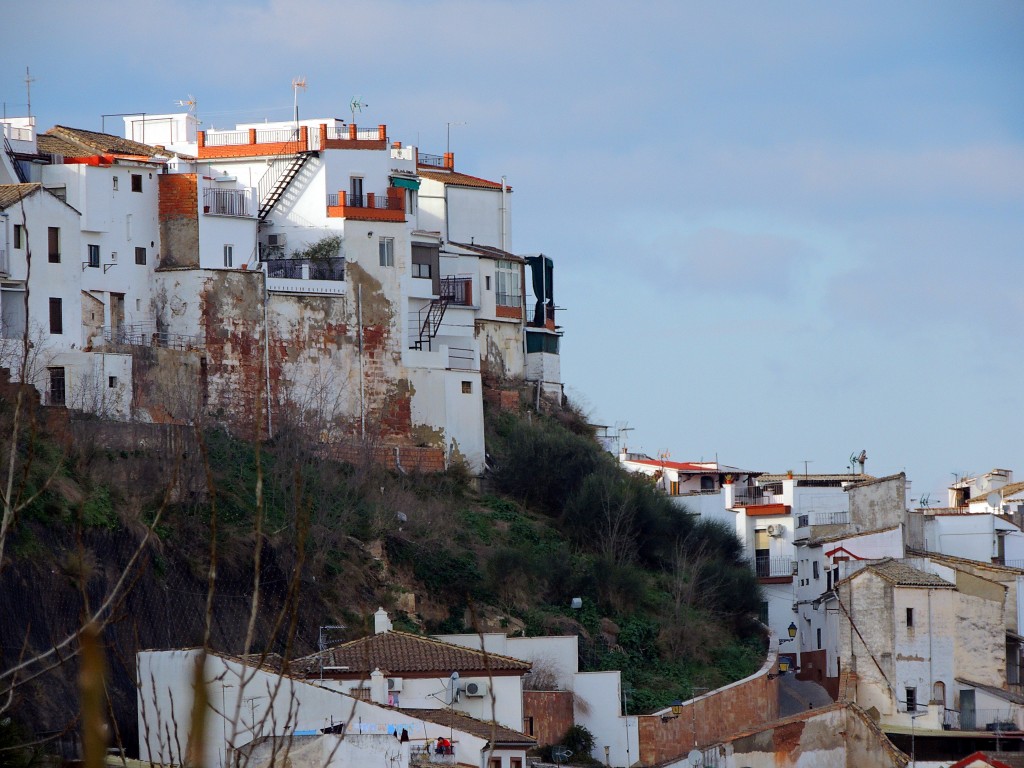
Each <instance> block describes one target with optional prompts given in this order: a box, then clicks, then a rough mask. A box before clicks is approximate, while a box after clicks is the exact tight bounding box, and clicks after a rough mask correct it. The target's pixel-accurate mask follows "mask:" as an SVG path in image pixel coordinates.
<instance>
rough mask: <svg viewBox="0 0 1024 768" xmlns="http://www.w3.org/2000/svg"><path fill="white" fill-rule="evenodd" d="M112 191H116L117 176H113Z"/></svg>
mask: <svg viewBox="0 0 1024 768" xmlns="http://www.w3.org/2000/svg"><path fill="white" fill-rule="evenodd" d="M114 191H115V192H117V176H115V177H114Z"/></svg>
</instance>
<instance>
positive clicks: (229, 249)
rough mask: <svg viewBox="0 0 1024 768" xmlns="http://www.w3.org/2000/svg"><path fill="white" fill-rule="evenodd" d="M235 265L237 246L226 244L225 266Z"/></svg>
mask: <svg viewBox="0 0 1024 768" xmlns="http://www.w3.org/2000/svg"><path fill="white" fill-rule="evenodd" d="M234 265H235V246H233V245H225V246H224V266H225V267H233V266H234Z"/></svg>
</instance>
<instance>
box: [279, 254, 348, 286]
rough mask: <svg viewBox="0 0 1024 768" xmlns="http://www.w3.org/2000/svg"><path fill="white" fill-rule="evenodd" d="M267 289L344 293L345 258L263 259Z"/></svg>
mask: <svg viewBox="0 0 1024 768" xmlns="http://www.w3.org/2000/svg"><path fill="white" fill-rule="evenodd" d="M263 263H264V264H266V265H267V289H268V290H271V291H278V292H282V293H332V294H343V293H345V259H344V257H342V256H335V257H327V258H321V259H265V260H264V262H263Z"/></svg>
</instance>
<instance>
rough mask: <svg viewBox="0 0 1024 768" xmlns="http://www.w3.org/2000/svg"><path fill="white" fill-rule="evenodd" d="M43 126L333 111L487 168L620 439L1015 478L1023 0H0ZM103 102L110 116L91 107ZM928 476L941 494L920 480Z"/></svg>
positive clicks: (1021, 473) (776, 458) (913, 471)
mask: <svg viewBox="0 0 1024 768" xmlns="http://www.w3.org/2000/svg"><path fill="white" fill-rule="evenodd" d="M4 14H5V24H4V26H5V28H6V29H7V30H15V29H17V30H20V31H19V32H18V33H17V34H15V35H10V34H8V35H5V38H6V40H5V45H4V52H3V56H2V62H3V66H2V67H0V98H2V99H3V100H4V101H5V102H6V110H7V113H8V114H19V113H21V112H23V111H24V102H25V89H24V83H23V82H22V79H23V78H24V68H25V66H26V65H28V66H30V67H31V69H32V76H33V77H34V78H35V82H34V83H33V90H32V94H33V95H32V102H33V112H34V113H35V114H36V115H37V116H38V118H39V123H40V126H41V127H42V128H44V129H45V128H48V127H49V126H51V125H53V124H56V123H61V124H68V125H73V126H76V127H82V128H91V129H99V128H100V125H101V118H100V115H101V114H103V113H115V112H128V111H147V112H151V113H156V112H167V111H174V109H175V107H174V101H175V100H176V99H183V98H185V97H186V96H187V95H188V94H193V95H194V96H195V97H196V98H197V100H198V103H199V115H200V118H201V119H202V120H203V121H204V124H205V125H206V126H207V127H210V126H215V127H225V126H230V125H232V124H233V123H234V122H235V121H239V120H250V119H259V118H263V117H266V118H268V119H272V120H273V119H284V118H286V117H287V116H288V115H289V113H290V110H291V103H292V92H291V88H290V84H291V80H292V78H293V77H295V76H298V75H304V76H305V77H306V78H307V80H308V82H309V88H308V90H307V91H306V92H305V93H304V94H302V95H301V98H300V110H301V112H302V114H303V115H304V116H338V117H343V118H346V119H347V118H348V116H349V111H348V103H349V101H350V99H351V98H352V97H353V96H354V95H357V94H358V95H360V96H361V97H362V98H363V100H364V102H366V103H367V104H368V105H369V106H368V107H367V109H366V111H365V112H364V113H363V115H362V116H361V117H360V122H363V123H367V124H376V123H387V125H388V128H389V134H390V136H391V137H392V138H393V139H401V140H402V141H405V142H410V143H416V144H418V145H419V146H420V147H421V148H422V149H423V150H424V151H426V152H433V153H441V152H443V151H444V149H445V141H446V123H448V122H454V123H464V125H453V126H452V128H451V144H452V150H453V151H454V152H455V155H456V164H457V166H458V167H459V168H460V169H461V170H465V171H467V172H469V173H475V174H478V175H482V176H487V177H489V178H498V177H500V176H501V175H503V174H504V175H507V177H508V179H509V182H510V183H511V184H512V185H513V186H514V188H515V193H514V196H513V216H514V224H513V238H514V239H513V244H514V247H515V249H516V250H519V251H521V252H534V251H544V252H545V253H547V254H549V255H551V256H553V257H554V258H555V260H556V290H557V293H556V297H557V300H558V303H559V305H560V306H563V307H565V311H564V312H563V313H562V322H563V323H564V327H565V332H566V335H565V339H564V344H563V357H562V365H563V377H564V379H565V380H566V382H567V383H568V385H569V390H570V393H571V394H573V395H574V396H575V397H576V398H578V399H579V400H580V401H581V402H582V403H583V405H584V406H585V407H586V408H587V409H588V410H589V411H590V412H591V413H592V416H593V418H594V420H596V421H599V422H601V423H605V424H613V425H614V424H618V423H628V425H629V426H630V427H633V431H632V432H631V433H630V441H629V443H630V447H631V448H634V449H638V450H645V451H647V452H649V453H652V454H654V453H657V452H660V451H664V450H668V451H670V452H671V454H672V456H673V458H675V459H677V460H685V459H699V458H704V459H708V458H713V457H714V456H716V455H717V456H718V457H719V459H720V460H721V461H723V462H726V463H730V464H737V465H743V466H749V467H752V468H757V469H764V470H769V471H784V470H785V469H788V468H794V469H796V468H802V467H803V462H804V460H809V461H811V462H812V463H811V464H810V465H809V466H810V469H811V470H812V471H814V470H816V471H819V472H826V471H842V470H843V469H844V468H845V466H846V464H847V459H848V457H849V455H850V453H852V452H854V451H860V450H861V449H862V448H864V449H867V452H868V456H869V458H868V464H867V469H868V471H869V472H872V473H876V474H883V473H889V472H895V471H899V470H906V471H907V473H908V475H909V476H910V479H911V480H913V481H914V491H915V494H914V495H915V496H918V495H920V494H922V493H925V492H931V494H932V497H933V498H935V497H936V495H937V493H938V492H941V491H942V489H943V488H944V487H945V485H946V484H947V482H948V481H949V480H950V479H951V473H953V472H958V473H962V472H969V471H973V472H982V471H986V470H988V469H991V468H992V467H995V466H999V467H1007V468H1011V469H1014V470H1016V471H1017V474H1018V479H1024V448H1022V440H1021V434H1022V431H1024V430H1022V427H1024V395H1022V393H1024V355H1022V354H1021V352H1022V343H1021V342H1022V337H1024V293H1022V286H1024V43H1022V41H1024V3H1021V2H1018V1H1016V0H1014V1H1011V2H996V1H995V0H979V1H976V2H956V3H954V2H942V1H941V0H931V1H930V2H901V3H891V2H858V3H845V2H844V3H821V2H791V3H777V4H765V3H754V2H748V3H730V2H714V3H694V2H682V1H680V0H675V1H673V2H660V1H659V2H637V3H632V4H624V3H619V2H606V1H605V0H566V1H565V2H559V1H556V0H545V1H544V2H530V1H529V0H526V1H522V0H517V1H515V2H512V1H509V2H477V1H474V0H452V1H449V2H431V1H430V0H423V1H421V2H412V1H411V0H410V1H408V2H395V1H393V0H392V1H388V0H375V1H374V2H372V3H368V2H363V3H350V2H341V1H336V0H335V1H332V0H320V1H319V2H318V1H316V0H287V1H286V0H273V1H272V2H251V1H250V2H245V3H236V2H232V1H231V0H221V2H218V3H216V4H213V5H211V4H209V3H206V2H202V3H200V2H191V1H188V2H174V1H173V0H172V1H171V2H167V1H166V0H163V1H162V2H155V0H139V2H133V3H131V4H127V3H122V2H112V1H110V0H92V1H91V2H90V3H89V4H88V7H87V9H86V7H85V6H82V5H81V4H78V3H75V4H72V3H69V2H54V1H47V0H38V1H37V2H35V3H21V4H18V5H17V6H14V7H11V8H7V9H5V11H4ZM110 126H111V123H109V122H108V129H110ZM941 498H944V494H943V496H942V497H941Z"/></svg>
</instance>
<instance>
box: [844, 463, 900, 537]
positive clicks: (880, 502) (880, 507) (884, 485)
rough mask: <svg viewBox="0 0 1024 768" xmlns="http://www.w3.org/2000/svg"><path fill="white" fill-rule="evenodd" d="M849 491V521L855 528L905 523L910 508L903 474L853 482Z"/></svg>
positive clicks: (877, 527)
mask: <svg viewBox="0 0 1024 768" xmlns="http://www.w3.org/2000/svg"><path fill="white" fill-rule="evenodd" d="M847 493H848V494H849V496H850V524H851V525H852V526H853V527H854V529H855V530H859V531H872V530H878V529H880V528H888V527H889V526H892V525H897V524H899V523H902V522H903V518H904V516H905V515H906V508H907V503H906V496H907V476H906V475H905V474H904V473H902V472H900V473H899V474H898V475H892V476H890V477H883V478H879V479H878V480H869V481H866V482H863V483H858V484H856V485H851V486H850V487H849V488H848V489H847Z"/></svg>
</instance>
